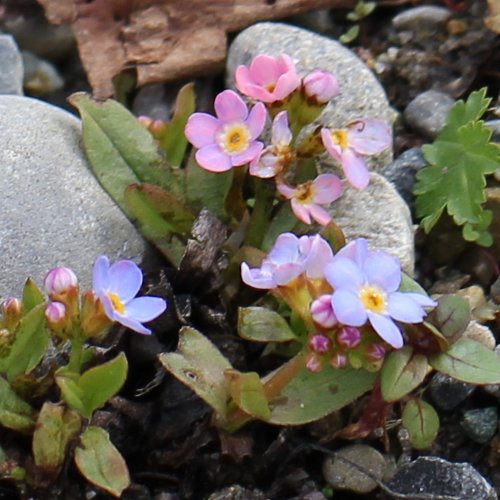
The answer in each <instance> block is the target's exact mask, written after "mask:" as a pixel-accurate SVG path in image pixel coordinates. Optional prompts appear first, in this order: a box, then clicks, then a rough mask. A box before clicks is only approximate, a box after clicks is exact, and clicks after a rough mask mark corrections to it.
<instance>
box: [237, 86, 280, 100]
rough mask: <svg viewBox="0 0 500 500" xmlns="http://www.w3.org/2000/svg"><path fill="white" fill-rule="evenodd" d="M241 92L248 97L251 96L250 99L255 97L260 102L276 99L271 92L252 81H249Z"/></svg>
mask: <svg viewBox="0 0 500 500" xmlns="http://www.w3.org/2000/svg"><path fill="white" fill-rule="evenodd" d="M242 93H243V94H245V95H246V96H248V97H251V98H252V99H256V100H258V101H262V102H274V101H276V98H275V97H274V95H273V94H272V93H271V92H269V90H267V89H265V88H264V87H260V86H259V85H256V84H254V83H249V84H248V85H247V86H246V88H245V92H243V91H242Z"/></svg>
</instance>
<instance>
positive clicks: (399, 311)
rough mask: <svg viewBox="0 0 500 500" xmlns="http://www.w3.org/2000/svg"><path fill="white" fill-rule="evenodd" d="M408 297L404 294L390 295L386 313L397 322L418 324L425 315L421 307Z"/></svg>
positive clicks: (395, 293)
mask: <svg viewBox="0 0 500 500" xmlns="http://www.w3.org/2000/svg"><path fill="white" fill-rule="evenodd" d="M408 295H409V294H407V293H404V292H394V293H391V294H390V295H389V297H388V299H387V302H388V303H387V312H388V313H389V315H390V316H391V317H392V318H394V319H395V320H397V321H403V322H404V323H420V322H421V321H422V319H423V318H424V316H425V314H426V313H425V311H424V309H423V308H422V306H421V305H419V304H418V303H417V302H415V301H414V300H413V298H412V297H408Z"/></svg>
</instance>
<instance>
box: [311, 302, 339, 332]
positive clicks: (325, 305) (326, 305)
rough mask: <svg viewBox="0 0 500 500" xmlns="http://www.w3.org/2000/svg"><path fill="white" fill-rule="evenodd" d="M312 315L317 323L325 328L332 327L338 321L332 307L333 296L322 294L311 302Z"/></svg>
mask: <svg viewBox="0 0 500 500" xmlns="http://www.w3.org/2000/svg"><path fill="white" fill-rule="evenodd" d="M311 316H312V319H313V320H314V322H315V323H318V325H321V326H322V327H324V328H331V327H332V326H334V325H335V324H336V323H337V318H336V316H335V313H334V312H333V308H332V296H331V295H321V297H319V298H318V299H316V300H315V301H314V302H313V303H312V304H311Z"/></svg>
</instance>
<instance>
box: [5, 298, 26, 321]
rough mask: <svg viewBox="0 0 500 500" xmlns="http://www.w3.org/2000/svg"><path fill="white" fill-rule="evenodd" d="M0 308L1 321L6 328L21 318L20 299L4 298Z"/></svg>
mask: <svg viewBox="0 0 500 500" xmlns="http://www.w3.org/2000/svg"><path fill="white" fill-rule="evenodd" d="M0 310H1V312H2V316H3V318H2V319H3V323H4V325H5V326H6V327H7V328H12V327H14V326H15V325H16V324H17V322H18V321H19V320H20V319H21V315H22V304H21V301H20V300H19V299H16V298H15V297H8V298H6V299H5V300H4V301H3V302H2V305H1V306H0Z"/></svg>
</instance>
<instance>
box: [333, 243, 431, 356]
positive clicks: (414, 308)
mask: <svg viewBox="0 0 500 500" xmlns="http://www.w3.org/2000/svg"><path fill="white" fill-rule="evenodd" d="M325 276H326V279H327V280H328V282H329V283H330V285H331V286H332V287H333V289H334V292H333V294H332V308H333V311H334V313H335V316H336V317H337V319H338V321H339V323H342V324H344V325H348V326H356V327H359V326H362V325H364V324H365V323H366V322H367V321H369V322H370V324H371V326H372V327H373V328H374V330H375V331H376V332H377V334H378V335H379V336H380V337H381V338H382V339H383V340H385V341H386V342H387V343H388V344H390V345H391V346H392V347H394V348H395V349H399V348H400V347H402V346H403V335H402V333H401V330H400V329H399V327H398V326H397V325H396V323H394V320H396V321H400V322H403V323H420V322H422V320H423V318H424V316H425V315H426V314H427V313H426V311H425V309H424V307H427V306H428V307H434V306H436V302H434V301H433V300H432V299H431V298H429V297H428V296H426V295H422V294H419V293H410V292H398V291H397V290H398V288H399V285H400V283H401V266H400V264H399V261H398V260H397V259H395V258H394V257H392V256H391V255H389V254H387V253H385V252H381V251H370V250H369V249H368V243H367V241H366V240H365V239H363V238H359V239H357V240H355V241H353V242H351V243H350V244H349V245H347V246H346V247H344V248H343V249H342V250H340V251H339V252H338V253H337V254H336V255H335V256H334V258H333V260H332V262H331V263H330V264H328V266H327V267H326V269H325Z"/></svg>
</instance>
